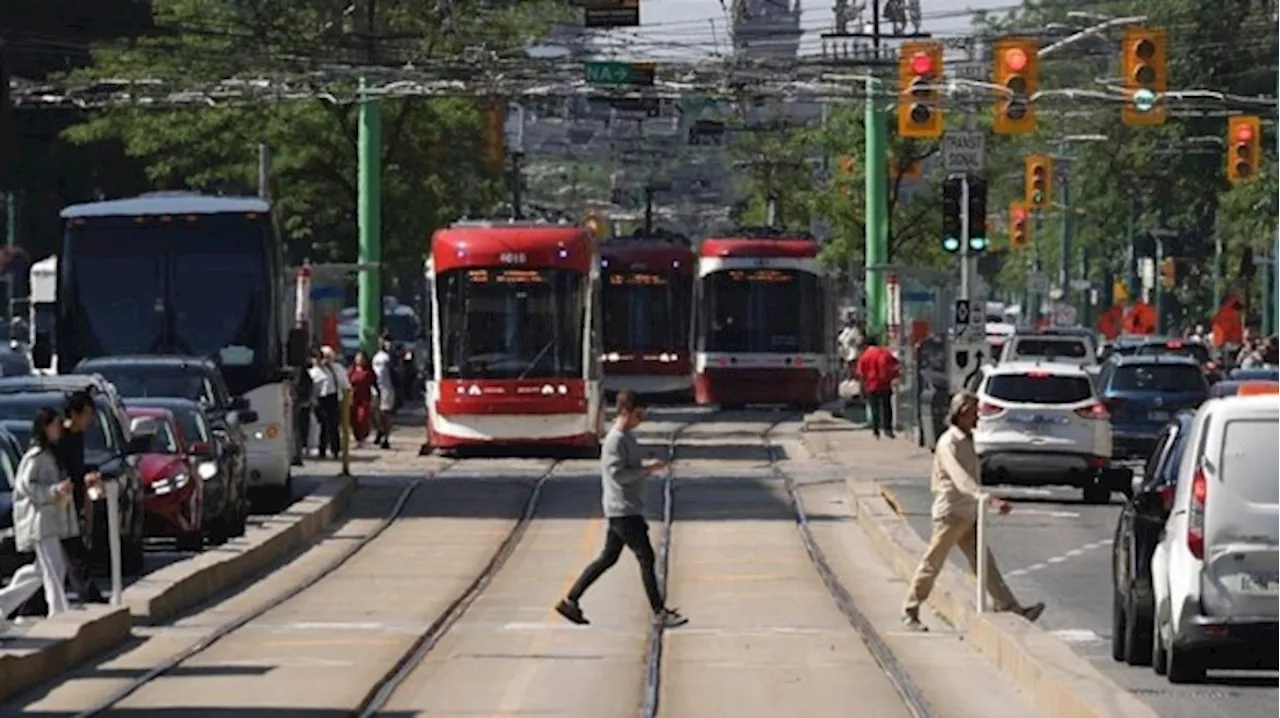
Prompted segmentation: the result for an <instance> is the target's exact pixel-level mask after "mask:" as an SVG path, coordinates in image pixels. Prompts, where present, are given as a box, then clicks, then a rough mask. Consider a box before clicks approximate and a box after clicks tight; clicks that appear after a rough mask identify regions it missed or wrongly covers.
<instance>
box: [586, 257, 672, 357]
mask: <svg viewBox="0 0 1280 718" xmlns="http://www.w3.org/2000/svg"><path fill="white" fill-rule="evenodd" d="M603 284H604V288H603V290H602V294H603V296H602V298H601V304H602V309H603V313H604V347H603V349H604V351H669V350H672V349H677V350H685V351H687V350H688V346H689V316H690V313H691V312H692V311H693V304H692V301H693V277H691V276H688V275H685V274H679V273H676V272H630V271H626V272H611V271H606V272H605V276H604V283H603Z"/></svg>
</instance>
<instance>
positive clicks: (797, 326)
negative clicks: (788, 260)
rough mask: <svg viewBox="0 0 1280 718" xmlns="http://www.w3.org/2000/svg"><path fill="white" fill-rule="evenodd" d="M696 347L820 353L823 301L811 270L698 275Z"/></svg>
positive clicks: (818, 284)
mask: <svg viewBox="0 0 1280 718" xmlns="http://www.w3.org/2000/svg"><path fill="white" fill-rule="evenodd" d="M703 293H704V297H703V301H702V303H701V309H702V311H703V322H702V326H703V331H702V332H701V333H700V334H701V336H700V337H699V342H700V343H701V344H702V346H701V347H699V348H700V350H701V351H708V352H761V353H764V352H784V353H786V352H791V353H794V352H801V353H821V352H823V351H825V349H824V347H823V341H822V338H823V328H824V323H825V320H826V315H825V312H826V302H825V298H824V295H823V292H822V282H821V280H820V279H819V278H818V276H817V275H816V274H813V273H811V272H805V271H801V270H794V269H771V268H760V269H728V270H722V271H719V272H713V273H712V274H709V275H707V276H706V277H704V278H703Z"/></svg>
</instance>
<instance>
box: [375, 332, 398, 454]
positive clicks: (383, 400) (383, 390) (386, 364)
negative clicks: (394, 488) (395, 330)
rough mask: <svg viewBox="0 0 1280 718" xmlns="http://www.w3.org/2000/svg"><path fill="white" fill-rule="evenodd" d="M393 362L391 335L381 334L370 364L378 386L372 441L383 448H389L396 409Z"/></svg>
mask: <svg viewBox="0 0 1280 718" xmlns="http://www.w3.org/2000/svg"><path fill="white" fill-rule="evenodd" d="M393 363H394V361H393V360H392V358H391V337H389V336H387V335H386V334H383V335H382V339H381V340H380V342H379V345H378V353H377V354H374V355H373V362H372V364H373V377H374V380H375V381H376V383H377V386H378V411H377V413H376V414H375V415H374V423H375V424H376V426H375V427H374V428H375V429H376V430H377V435H376V436H374V438H373V443H375V444H377V445H378V446H381V447H382V448H384V449H390V448H391V415H392V414H394V413H395V410H396V378H395V373H394V372H392V371H391V367H392V364H393Z"/></svg>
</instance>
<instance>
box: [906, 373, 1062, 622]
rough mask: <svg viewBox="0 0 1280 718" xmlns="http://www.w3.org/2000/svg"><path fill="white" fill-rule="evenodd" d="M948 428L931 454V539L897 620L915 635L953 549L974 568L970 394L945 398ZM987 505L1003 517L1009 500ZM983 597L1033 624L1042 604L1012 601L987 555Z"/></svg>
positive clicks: (974, 410) (975, 477) (977, 493)
mask: <svg viewBox="0 0 1280 718" xmlns="http://www.w3.org/2000/svg"><path fill="white" fill-rule="evenodd" d="M948 419H949V421H950V423H951V426H950V428H948V429H947V430H946V431H945V432H943V434H942V437H941V438H939V439H938V446H937V448H936V449H935V451H934V455H933V472H932V473H933V475H932V477H931V478H930V484H931V488H932V490H933V535H932V536H931V537H930V539H929V548H928V549H927V550H926V551H925V554H924V558H923V559H921V560H920V566H919V567H918V568H916V574H915V577H914V578H913V579H912V581H911V589H910V591H909V592H908V593H907V600H906V602H905V604H904V605H903V607H902V622H903V624H904V625H906V627H907V628H909V629H911V630H915V631H923V630H927V629H926V628H925V626H924V624H922V623H920V604H922V603H924V601H925V600H926V599H927V598H929V593H930V592H931V591H932V590H933V583H934V581H935V580H936V579H937V578H938V572H939V571H941V570H942V566H943V564H944V563H945V562H946V560H947V554H949V553H951V549H952V547H954V546H959V547H960V551H961V552H962V553H964V557H965V559H967V560H968V562H969V569H970V570H971V571H973V572H975V573H977V570H978V534H977V530H978V502H979V501H980V500H981V495H982V487H981V483H980V477H981V475H982V473H981V472H982V467H981V464H980V462H979V460H978V454H977V451H975V450H974V446H973V429H974V427H975V426H977V425H978V400H977V398H976V397H974V396H973V395H972V394H968V393H964V392H961V393H959V394H956V395H955V396H954V397H952V398H951V412H950V415H949V417H948ZM991 506H992V507H993V508H995V509H996V510H997V511H999V512H1000V513H1002V514H1007V513H1009V510H1010V507H1009V502H1007V501H1005V500H1004V499H1000V498H995V497H992V499H991ZM987 593H989V594H991V599H992V602H993V606H992V607H993V608H994V609H995V610H997V611H1014V612H1016V613H1018V614H1020V615H1021V616H1022V617H1023V618H1025V619H1027V620H1028V621H1034V620H1036V619H1037V618H1039V617H1040V614H1041V613H1043V612H1044V604H1043V603H1037V604H1035V605H1033V606H1026V607H1022V606H1019V605H1018V601H1017V600H1016V599H1015V598H1014V597H1013V592H1012V591H1010V590H1009V587H1008V586H1007V585H1006V584H1005V582H1004V578H1003V577H1001V575H1000V569H998V568H996V561H995V558H994V557H993V556H992V555H991V552H990V551H988V552H987Z"/></svg>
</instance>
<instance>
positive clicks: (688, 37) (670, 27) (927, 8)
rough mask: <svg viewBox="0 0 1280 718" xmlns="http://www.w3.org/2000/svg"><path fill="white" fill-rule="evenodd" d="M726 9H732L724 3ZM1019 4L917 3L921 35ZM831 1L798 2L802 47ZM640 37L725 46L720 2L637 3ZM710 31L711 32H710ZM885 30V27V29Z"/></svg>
mask: <svg viewBox="0 0 1280 718" xmlns="http://www.w3.org/2000/svg"><path fill="white" fill-rule="evenodd" d="M725 4H727V5H732V3H731V2H728V1H727V0H726V3H725ZM1015 4H1020V1H1019V0H920V11H921V14H922V15H923V17H924V23H923V24H924V27H923V30H924V31H925V32H931V33H934V34H936V35H958V34H963V33H965V31H966V30H967V29H968V28H969V20H968V13H967V12H966V10H970V9H978V8H983V9H989V8H998V9H1001V10H1004V9H1008V8H1009V7H1010V6H1013V5H1015ZM833 6H834V2H832V0H801V9H802V11H803V16H802V24H803V26H804V28H805V29H806V30H809V31H810V32H809V33H808V35H807V36H806V39H805V42H804V46H805V47H813V48H815V49H816V47H817V42H818V40H817V34H818V32H820V31H821V30H822V29H823V28H829V27H830V26H831V25H832V23H833V14H832V7H833ZM640 13H641V22H642V23H643V28H642V30H641V33H642V34H643V35H645V36H646V37H652V38H654V39H655V40H656V39H658V37H662V36H666V38H665V39H668V40H671V41H674V42H676V43H678V44H685V45H689V46H695V45H696V46H698V47H700V48H705V49H707V50H709V49H710V48H711V47H712V46H713V43H714V41H716V40H718V41H719V43H720V44H721V46H724V45H725V44H726V43H727V38H728V35H727V32H726V30H727V24H726V22H725V12H724V9H723V7H722V6H721V4H720V0H641V3H640ZM713 27H714V30H713ZM885 29H886V30H887V29H888V28H887V26H886V28H885Z"/></svg>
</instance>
